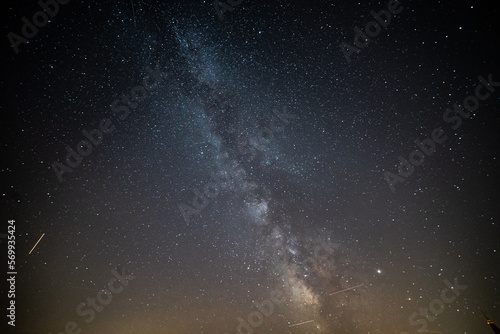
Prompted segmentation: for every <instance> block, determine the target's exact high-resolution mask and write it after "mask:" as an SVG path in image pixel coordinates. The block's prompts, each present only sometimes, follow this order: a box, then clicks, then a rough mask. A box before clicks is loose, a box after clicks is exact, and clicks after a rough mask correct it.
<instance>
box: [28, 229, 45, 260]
mask: <svg viewBox="0 0 500 334" xmlns="http://www.w3.org/2000/svg"><path fill="white" fill-rule="evenodd" d="M44 235H45V233H44V234H42V236H41V237H40V239H38V241H37V242H36V244H35V246H33V248H32V249H31V250H30V252H29V253H28V255H29V254H31V252H32V251H33V249H35V247H36V245H38V243H39V242H40V240H42V238H43V236H44Z"/></svg>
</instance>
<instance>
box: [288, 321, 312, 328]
mask: <svg viewBox="0 0 500 334" xmlns="http://www.w3.org/2000/svg"><path fill="white" fill-rule="evenodd" d="M313 321H314V320H308V321H304V322H300V323H298V324H293V325H290V326H288V327H295V326H300V325H305V324H308V323H310V322H313Z"/></svg>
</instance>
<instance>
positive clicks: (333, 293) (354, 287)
mask: <svg viewBox="0 0 500 334" xmlns="http://www.w3.org/2000/svg"><path fill="white" fill-rule="evenodd" d="M362 285H364V284H359V285H356V286H353V287H351V288H347V289H344V290H340V291H335V292H332V293H330V296H332V295H336V294H337V293H341V292H344V291H347V290H352V289H356V288H357V287H360V286H362Z"/></svg>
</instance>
